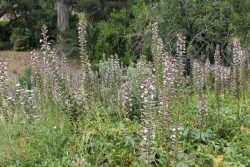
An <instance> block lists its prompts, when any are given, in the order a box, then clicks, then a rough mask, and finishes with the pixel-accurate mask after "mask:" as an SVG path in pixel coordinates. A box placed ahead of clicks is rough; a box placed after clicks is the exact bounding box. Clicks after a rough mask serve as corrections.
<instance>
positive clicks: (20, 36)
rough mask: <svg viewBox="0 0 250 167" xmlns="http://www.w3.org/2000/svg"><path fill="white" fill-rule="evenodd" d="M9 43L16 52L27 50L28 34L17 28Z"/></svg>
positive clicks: (28, 43)
mask: <svg viewBox="0 0 250 167" xmlns="http://www.w3.org/2000/svg"><path fill="white" fill-rule="evenodd" d="M10 42H11V44H12V46H13V49H14V50H16V51H24V50H27V49H29V45H30V34H29V33H28V32H23V30H21V29H18V28H17V29H14V30H13V32H12V34H11V37H10Z"/></svg>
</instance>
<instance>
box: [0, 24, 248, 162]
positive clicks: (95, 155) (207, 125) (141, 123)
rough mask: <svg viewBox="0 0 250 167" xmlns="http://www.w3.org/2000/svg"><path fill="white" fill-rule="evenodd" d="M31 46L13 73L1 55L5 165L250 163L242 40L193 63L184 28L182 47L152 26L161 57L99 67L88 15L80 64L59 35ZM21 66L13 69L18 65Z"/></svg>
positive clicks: (0, 150) (0, 142) (0, 147)
mask: <svg viewBox="0 0 250 167" xmlns="http://www.w3.org/2000/svg"><path fill="white" fill-rule="evenodd" d="M47 32H48V29H47V27H46V26H43V28H42V35H43V39H41V46H42V47H41V50H40V51H33V52H32V53H30V54H29V53H26V55H30V58H29V59H28V61H29V63H28V64H29V65H30V67H29V68H28V69H27V70H24V72H22V74H20V75H19V76H18V77H17V76H14V77H13V76H12V74H11V71H9V70H7V69H8V66H9V64H8V63H7V62H8V61H7V57H6V56H4V55H1V56H0V93H1V96H0V134H1V138H0V167H7V166H11V167H19V166H20V167H35V166H37V167H40V166H44V167H45V166H55V167H58V166H65V167H66V166H67V167H68V166H72V167H81V166H87V167H88V166H90V167H91V166H93V167H96V166H104V167H105V166H109V167H128V166H131V167H140V166H141V167H145V166H163V167H165V166H175V167H186V166H196V167H198V166H201V167H211V166H214V167H226V166H227V167H236V166H237V167H247V166H250V77H249V75H250V73H249V68H248V62H247V60H248V53H247V52H246V51H245V50H244V49H243V47H241V43H240V39H237V38H235V39H234V40H233V42H232V46H231V47H232V53H231V54H232V55H231V56H232V61H231V62H230V63H228V64H229V65H228V66H225V65H224V61H225V60H224V59H223V56H222V54H221V50H220V46H217V47H216V50H215V51H214V63H213V64H211V63H210V61H209V60H207V59H205V58H204V57H202V56H201V58H199V59H192V60H190V61H191V63H190V64H191V67H190V68H187V59H188V57H187V54H186V43H185V40H186V39H185V36H184V35H183V34H182V33H178V35H177V37H176V38H177V44H176V55H171V54H170V53H168V52H167V51H165V50H164V47H163V44H162V43H163V42H162V39H161V38H160V37H159V35H158V27H157V23H155V24H153V25H152V34H153V36H152V48H151V49H152V53H153V61H152V62H150V61H147V60H146V58H145V57H144V56H143V55H141V56H140V58H139V59H138V60H137V62H131V63H130V65H129V66H124V65H122V64H121V63H120V60H119V58H118V56H117V55H114V56H110V57H109V58H106V59H103V60H101V61H100V62H99V64H98V70H97V71H93V70H92V69H91V65H90V62H89V58H88V53H87V51H86V49H85V48H86V39H85V34H86V27H85V24H84V22H82V21H81V22H80V23H79V28H78V34H79V44H80V51H81V57H80V59H81V68H74V69H72V68H70V67H69V65H68V63H67V60H66V58H65V57H63V56H59V55H58V54H57V50H56V48H53V46H52V45H51V44H50V41H49V40H48V39H49V37H48V36H47ZM12 73H13V72H12Z"/></svg>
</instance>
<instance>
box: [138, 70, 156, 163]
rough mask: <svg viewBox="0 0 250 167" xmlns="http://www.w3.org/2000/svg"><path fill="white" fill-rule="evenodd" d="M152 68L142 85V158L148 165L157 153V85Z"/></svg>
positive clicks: (152, 161)
mask: <svg viewBox="0 0 250 167" xmlns="http://www.w3.org/2000/svg"><path fill="white" fill-rule="evenodd" d="M154 78H155V77H154V75H153V73H152V69H150V71H149V76H148V78H147V79H146V81H145V84H144V85H142V88H143V90H144V91H143V93H142V95H141V101H142V120H143V139H142V141H141V157H140V158H141V160H142V161H143V162H144V164H145V165H146V166H150V164H151V163H154V161H155V153H156V142H155V135H156V127H155V120H154V115H155V113H154V112H155V107H156V102H155V98H156V87H155V79H154Z"/></svg>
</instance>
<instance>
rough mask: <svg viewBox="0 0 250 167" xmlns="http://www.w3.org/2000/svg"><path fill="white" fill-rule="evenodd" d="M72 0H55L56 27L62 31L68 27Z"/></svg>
mask: <svg viewBox="0 0 250 167" xmlns="http://www.w3.org/2000/svg"><path fill="white" fill-rule="evenodd" d="M73 2H74V0H57V5H56V6H57V28H58V30H59V31H60V32H64V31H65V30H66V29H67V28H69V15H70V5H71V4H72V3H73Z"/></svg>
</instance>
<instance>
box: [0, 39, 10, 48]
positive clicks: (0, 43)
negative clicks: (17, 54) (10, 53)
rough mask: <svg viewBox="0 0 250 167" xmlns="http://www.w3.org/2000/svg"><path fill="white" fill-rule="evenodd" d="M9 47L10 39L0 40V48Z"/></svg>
mask: <svg viewBox="0 0 250 167" xmlns="http://www.w3.org/2000/svg"><path fill="white" fill-rule="evenodd" d="M9 49H11V43H10V41H7V42H3V41H0V50H9Z"/></svg>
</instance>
